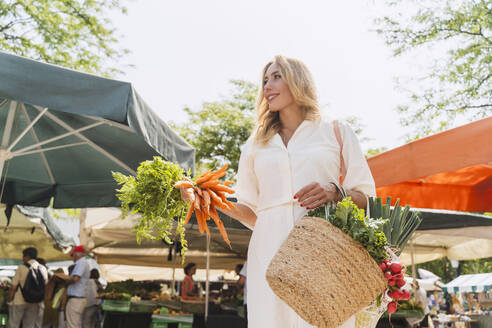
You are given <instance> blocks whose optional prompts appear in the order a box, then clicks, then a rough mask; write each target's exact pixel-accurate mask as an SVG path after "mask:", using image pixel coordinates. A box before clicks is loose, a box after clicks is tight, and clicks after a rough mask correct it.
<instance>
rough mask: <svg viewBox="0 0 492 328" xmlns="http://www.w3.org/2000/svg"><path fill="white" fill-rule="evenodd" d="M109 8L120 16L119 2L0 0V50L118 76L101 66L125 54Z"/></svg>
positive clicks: (77, 68)
mask: <svg viewBox="0 0 492 328" xmlns="http://www.w3.org/2000/svg"><path fill="white" fill-rule="evenodd" d="M110 10H119V11H121V12H123V13H126V9H125V8H124V7H122V5H121V1H120V0H111V1H104V0H37V1H33V0H18V1H8V0H6V1H0V50H2V51H7V52H11V53H14V54H17V55H21V56H25V57H28V58H32V59H35V60H39V61H44V62H47V63H51V64H57V65H62V66H64V67H68V68H72V69H76V70H81V71H85V72H88V73H98V74H102V75H105V76H109V75H114V74H117V73H121V71H120V70H119V69H117V68H111V67H106V64H107V60H109V59H110V60H111V61H113V62H117V59H119V58H121V57H122V56H123V55H125V54H126V53H128V50H126V49H120V48H118V47H117V46H116V45H117V42H118V40H117V39H116V37H115V33H116V32H115V29H114V28H113V27H112V25H111V22H110V21H109V19H108V18H107V17H105V14H106V13H107V12H108V11H110Z"/></svg>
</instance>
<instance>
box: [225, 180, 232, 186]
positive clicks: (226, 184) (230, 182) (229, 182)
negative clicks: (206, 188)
mask: <svg viewBox="0 0 492 328" xmlns="http://www.w3.org/2000/svg"><path fill="white" fill-rule="evenodd" d="M231 184H234V181H224V183H223V185H224V186H230V185H231Z"/></svg>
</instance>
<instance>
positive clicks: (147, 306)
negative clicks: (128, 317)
mask: <svg viewBox="0 0 492 328" xmlns="http://www.w3.org/2000/svg"><path fill="white" fill-rule="evenodd" d="M158 307H159V306H158V304H157V303H156V302H154V301H145V300H144V301H134V302H131V305H130V312H144V313H152V312H154V310H155V309H157V308H158Z"/></svg>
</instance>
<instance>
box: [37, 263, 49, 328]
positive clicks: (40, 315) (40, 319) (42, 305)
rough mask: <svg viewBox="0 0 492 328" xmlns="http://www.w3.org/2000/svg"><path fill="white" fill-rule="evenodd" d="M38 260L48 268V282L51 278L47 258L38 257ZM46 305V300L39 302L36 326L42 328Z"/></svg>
mask: <svg viewBox="0 0 492 328" xmlns="http://www.w3.org/2000/svg"><path fill="white" fill-rule="evenodd" d="M36 261H38V263H39V264H40V265H42V266H44V267H45V269H46V272H47V273H48V280H46V284H48V281H49V279H50V276H51V275H50V272H49V270H48V267H47V266H46V260H45V259H43V258H41V257H38V258H37V259H36ZM45 299H46V293H45ZM45 307H46V304H45V302H41V303H39V308H38V318H37V319H36V321H35V322H34V328H41V327H42V325H43V318H44V312H45V311H44V310H45Z"/></svg>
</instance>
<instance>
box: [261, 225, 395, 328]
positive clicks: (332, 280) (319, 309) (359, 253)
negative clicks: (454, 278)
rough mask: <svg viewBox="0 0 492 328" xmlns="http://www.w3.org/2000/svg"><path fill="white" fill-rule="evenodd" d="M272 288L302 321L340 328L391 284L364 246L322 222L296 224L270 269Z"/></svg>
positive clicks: (268, 270) (268, 271) (269, 279)
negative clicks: (388, 283) (339, 327)
mask: <svg viewBox="0 0 492 328" xmlns="http://www.w3.org/2000/svg"><path fill="white" fill-rule="evenodd" d="M266 279H267V281H268V284H269V285H270V287H271V288H272V290H273V291H274V292H275V294H276V295H277V296H278V297H280V298H281V299H282V300H283V301H284V302H285V303H287V304H288V305H289V306H290V307H291V308H292V309H293V310H294V311H295V312H296V313H297V314H298V315H299V316H300V317H301V318H303V319H304V320H305V321H307V322H308V323H309V324H311V325H315V326H318V327H338V326H339V325H341V324H343V323H344V322H345V321H347V320H348V319H349V318H350V317H351V316H352V315H353V314H355V313H356V312H358V311H359V310H362V309H363V308H365V307H366V306H368V305H369V304H370V303H371V302H372V301H373V300H374V299H375V298H376V297H377V296H378V295H380V294H381V293H382V292H383V291H384V290H385V288H386V286H387V281H386V279H385V278H384V276H383V274H382V272H381V269H380V268H379V266H378V265H377V264H376V262H375V261H374V260H373V259H372V257H371V256H370V255H369V253H368V252H367V251H366V250H365V248H364V247H363V246H362V245H360V244H359V243H357V242H355V241H354V240H353V239H352V238H351V237H350V236H348V235H347V234H345V233H344V232H343V231H341V230H340V229H338V228H337V227H335V226H333V225H332V224H331V223H329V222H328V221H326V220H324V219H321V218H313V217H304V218H302V219H300V220H299V221H298V222H297V224H296V225H295V226H294V229H293V230H292V231H291V233H290V234H289V236H288V237H287V239H286V240H285V241H284V243H283V244H282V246H281V247H280V249H279V250H278V251H277V253H276V254H275V256H274V258H273V259H272V261H271V262H270V265H269V267H268V269H267V273H266Z"/></svg>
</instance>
